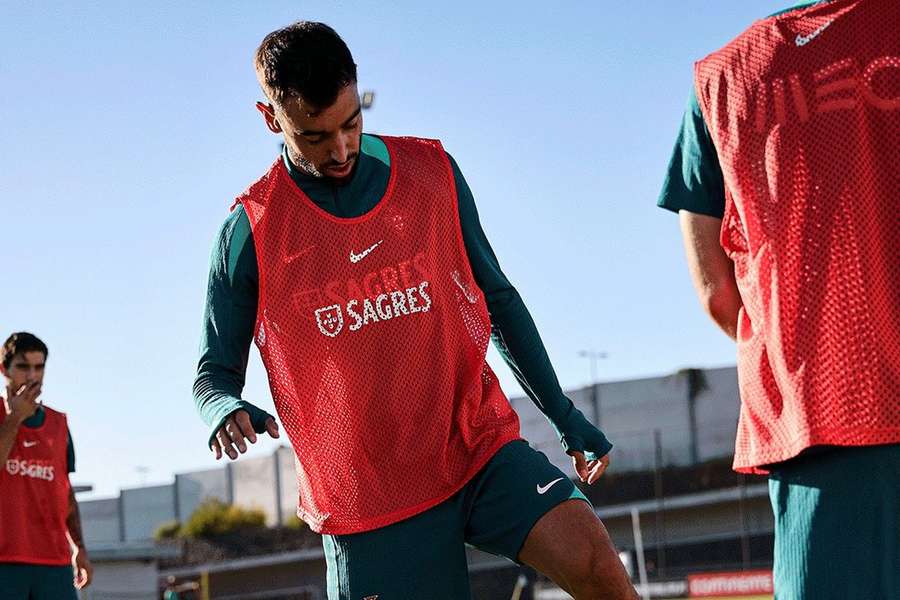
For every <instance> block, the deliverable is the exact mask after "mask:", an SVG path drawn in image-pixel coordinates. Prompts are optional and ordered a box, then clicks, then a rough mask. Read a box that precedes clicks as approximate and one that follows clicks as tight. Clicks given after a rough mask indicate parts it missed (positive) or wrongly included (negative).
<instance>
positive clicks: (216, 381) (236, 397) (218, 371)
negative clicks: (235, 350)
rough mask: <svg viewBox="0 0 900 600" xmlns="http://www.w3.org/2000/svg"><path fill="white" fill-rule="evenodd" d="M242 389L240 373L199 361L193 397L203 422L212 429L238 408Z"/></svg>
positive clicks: (242, 382)
mask: <svg viewBox="0 0 900 600" xmlns="http://www.w3.org/2000/svg"><path fill="white" fill-rule="evenodd" d="M243 387H244V377H243V374H242V373H235V372H234V371H233V370H231V369H228V368H227V367H224V366H222V365H217V364H213V363H210V362H207V361H204V360H203V359H201V361H200V366H199V368H198V369H197V377H196V379H195V380H194V389H193V395H194V405H195V406H196V407H197V411H198V412H199V413H200V418H201V419H203V422H204V423H206V424H207V425H208V426H210V427H212V426H214V425H216V424H217V423H219V422H221V421H222V420H224V419H225V417H227V416H228V415H229V414H230V413H232V412H234V411H235V410H237V409H238V408H240V404H241V391H242V390H243Z"/></svg>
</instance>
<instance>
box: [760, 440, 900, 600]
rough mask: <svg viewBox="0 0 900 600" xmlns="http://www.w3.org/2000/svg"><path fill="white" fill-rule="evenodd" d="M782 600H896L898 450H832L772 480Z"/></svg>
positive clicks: (899, 592) (781, 469) (899, 582)
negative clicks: (890, 599) (894, 599)
mask: <svg viewBox="0 0 900 600" xmlns="http://www.w3.org/2000/svg"><path fill="white" fill-rule="evenodd" d="M769 496H770V499H771V501H772V509H773V511H774V513H775V569H774V579H775V597H776V598H778V599H779V600H832V599H834V600H882V599H885V600H886V599H888V598H900V516H898V512H897V506H900V445H886V446H869V447H860V448H835V449H832V450H829V451H827V452H823V453H819V454H811V455H809V456H801V457H799V458H796V459H793V460H790V461H788V462H786V463H783V464H781V465H779V466H778V467H776V468H774V469H773V470H772V474H771V476H770V478H769Z"/></svg>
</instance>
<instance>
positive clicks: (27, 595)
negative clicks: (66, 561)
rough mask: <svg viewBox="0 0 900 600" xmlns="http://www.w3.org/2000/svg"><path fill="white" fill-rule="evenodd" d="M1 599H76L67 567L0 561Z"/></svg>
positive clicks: (69, 569) (72, 577)
mask: <svg viewBox="0 0 900 600" xmlns="http://www.w3.org/2000/svg"><path fill="white" fill-rule="evenodd" d="M0 598H2V599H3V600H78V594H76V593H75V583H74V573H73V572H72V567H70V566H48V565H27V564H22V563H0Z"/></svg>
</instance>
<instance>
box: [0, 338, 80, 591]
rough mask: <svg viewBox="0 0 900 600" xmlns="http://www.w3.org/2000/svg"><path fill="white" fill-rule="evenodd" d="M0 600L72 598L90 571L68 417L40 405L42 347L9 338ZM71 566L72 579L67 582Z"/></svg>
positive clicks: (0, 436)
mask: <svg viewBox="0 0 900 600" xmlns="http://www.w3.org/2000/svg"><path fill="white" fill-rule="evenodd" d="M0 359H2V362H0V372H2V373H3V377H4V378H5V379H6V392H5V396H4V397H3V410H0V466H2V468H0V597H2V598H5V599H8V600H66V599H75V598H77V597H78V596H77V594H76V591H75V589H76V588H78V589H82V588H85V587H87V586H88V585H89V584H90V582H91V577H92V575H93V568H92V567H91V563H90V561H89V560H88V555H87V551H86V550H85V548H84V539H83V537H82V535H81V518H80V516H79V514H78V504H77V503H76V502H75V493H74V492H73V491H72V486H71V485H70V484H69V473H72V472H74V471H75V451H74V449H73V446H72V437H71V435H69V428H68V426H67V425H66V415H64V414H63V413H61V412H57V411H55V410H53V409H52V408H50V407H48V406H44V405H43V404H41V403H40V402H39V401H38V398H39V397H40V395H41V385H42V384H43V381H44V365H45V364H46V362H47V346H46V345H45V344H44V342H42V341H41V340H39V339H38V338H37V337H35V336H33V335H31V334H30V333H25V332H20V333H14V334H12V335H11V336H10V337H9V338H8V339H7V340H6V342H5V343H4V344H3V349H2V353H0ZM73 567H74V577H73Z"/></svg>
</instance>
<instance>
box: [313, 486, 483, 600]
mask: <svg viewBox="0 0 900 600" xmlns="http://www.w3.org/2000/svg"><path fill="white" fill-rule="evenodd" d="M457 498H458V496H455V497H454V498H451V499H450V500H447V501H446V502H444V503H442V504H439V505H438V506H436V507H434V508H432V509H430V510H427V511H425V512H424V513H421V514H419V515H416V516H414V517H411V518H409V519H406V520H404V521H400V522H399V523H394V524H393V525H388V526H387V527H382V528H381V529H375V530H373V531H367V532H364V533H356V534H351V535H323V536H322V543H323V546H324V547H325V561H326V563H327V565H328V575H327V577H328V600H367V599H372V600H375V599H376V598H377V600H407V599H410V598H423V599H424V598H428V599H429V600H468V599H469V597H470V596H469V572H468V566H467V564H466V551H465V542H464V541H463V527H462V523H461V519H460V517H459V513H460V511H459V509H458V507H457V504H458V499H457Z"/></svg>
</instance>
